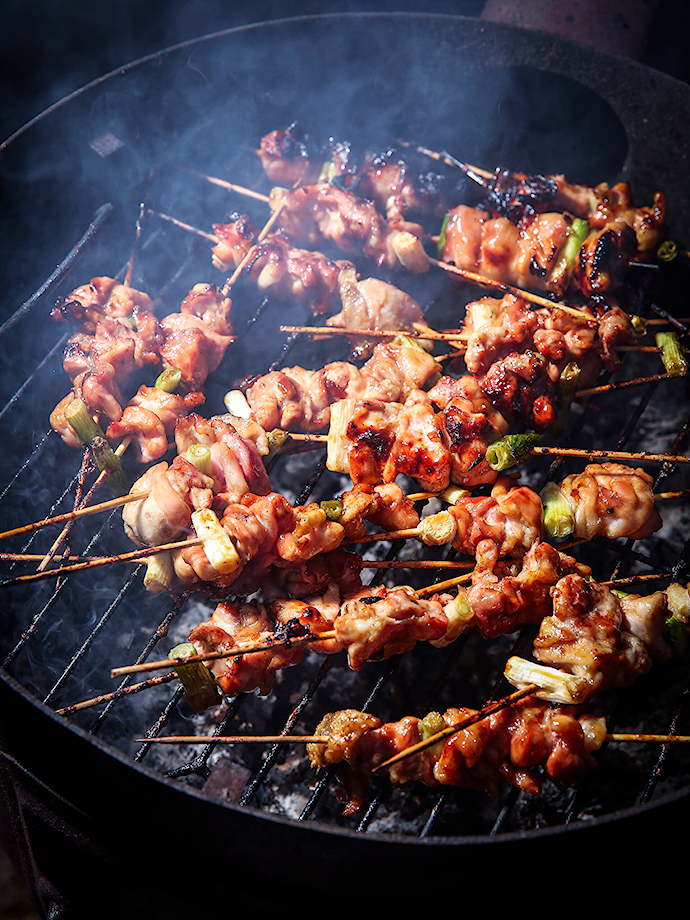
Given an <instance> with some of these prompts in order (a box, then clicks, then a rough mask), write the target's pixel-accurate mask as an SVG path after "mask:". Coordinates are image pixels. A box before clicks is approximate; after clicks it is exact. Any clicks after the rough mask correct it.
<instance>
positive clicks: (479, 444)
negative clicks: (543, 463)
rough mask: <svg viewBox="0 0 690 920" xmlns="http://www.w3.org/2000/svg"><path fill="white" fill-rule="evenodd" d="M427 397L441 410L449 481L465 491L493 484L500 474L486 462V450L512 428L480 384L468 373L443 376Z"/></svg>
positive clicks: (441, 425) (440, 419) (440, 420)
mask: <svg viewBox="0 0 690 920" xmlns="http://www.w3.org/2000/svg"><path fill="white" fill-rule="evenodd" d="M428 398H429V400H430V401H431V403H432V405H434V406H435V407H436V408H437V409H438V410H439V415H440V418H439V422H440V427H441V434H442V436H443V438H444V441H445V442H446V444H447V446H448V449H449V451H450V457H451V471H450V481H451V482H452V483H453V484H454V485H458V486H463V487H465V488H471V487H472V486H477V485H487V484H492V483H494V482H495V481H496V479H497V475H498V474H497V473H496V471H495V470H492V469H491V467H490V466H489V464H488V463H487V461H486V459H485V455H486V448H487V447H488V446H489V444H491V443H493V442H494V441H496V440H497V439H498V438H501V437H503V436H504V435H506V434H507V433H508V430H509V425H508V422H507V421H506V419H505V418H504V417H503V416H502V415H501V413H500V412H499V411H498V409H496V408H495V407H494V405H493V404H492V403H491V401H490V400H489V398H488V397H487V396H486V395H485V394H484V393H483V392H482V390H481V388H480V386H479V383H478V381H477V380H476V379H475V378H474V377H472V376H470V375H468V374H465V375H463V376H462V377H459V378H457V379H456V378H453V377H449V376H443V377H441V378H440V380H438V382H437V383H435V384H434V386H433V387H432V388H431V389H430V390H429V391H428Z"/></svg>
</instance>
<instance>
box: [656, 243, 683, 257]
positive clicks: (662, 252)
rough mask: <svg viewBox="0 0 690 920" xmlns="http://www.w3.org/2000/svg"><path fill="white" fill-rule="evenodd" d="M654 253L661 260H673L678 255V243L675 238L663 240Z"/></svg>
mask: <svg viewBox="0 0 690 920" xmlns="http://www.w3.org/2000/svg"><path fill="white" fill-rule="evenodd" d="M656 254H657V257H658V258H659V259H661V261H662V262H673V260H674V259H675V258H676V256H677V255H678V244H677V243H676V242H675V240H664V242H663V243H662V244H661V246H659V248H658V249H657V251H656Z"/></svg>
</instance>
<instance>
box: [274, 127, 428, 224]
mask: <svg viewBox="0 0 690 920" xmlns="http://www.w3.org/2000/svg"><path fill="white" fill-rule="evenodd" d="M257 154H258V156H259V158H260V159H261V163H262V166H263V168H264V171H265V172H266V175H267V176H268V178H269V180H270V181H271V183H272V184H274V185H284V186H294V185H295V184H296V183H299V184H301V185H311V184H314V183H315V182H317V180H319V179H320V178H321V179H322V180H323V181H327V182H330V183H332V184H333V185H336V186H339V187H341V188H346V189H348V190H350V191H353V192H355V194H356V195H357V196H358V197H360V198H364V199H369V200H371V201H373V202H374V203H375V205H376V207H377V208H378V209H379V210H380V211H381V212H382V213H383V214H385V215H386V216H387V217H389V218H393V217H399V216H401V215H403V214H405V213H407V212H410V211H414V212H417V213H428V212H430V211H431V212H435V213H439V212H440V211H441V209H442V193H443V188H444V182H443V177H442V176H441V175H439V174H437V173H433V172H432V171H430V170H429V168H428V160H427V159H426V158H424V159H419V160H418V159H417V158H416V157H415V155H414V153H413V151H410V150H406V151H405V153H404V154H403V153H402V152H401V151H399V150H397V149H396V148H395V147H390V148H388V149H386V150H382V151H380V152H373V151H367V152H365V153H364V154H361V155H358V154H356V153H355V151H354V150H353V147H352V144H350V143H348V142H347V141H336V140H334V139H331V140H330V141H329V142H328V144H326V145H325V146H323V147H317V146H316V145H315V144H314V143H313V142H311V141H310V139H309V138H308V137H307V136H306V135H304V134H300V133H299V132H298V130H297V126H296V125H295V124H292V125H289V126H288V127H287V128H280V129H278V130H276V131H271V132H270V133H269V134H266V135H265V136H264V137H262V138H261V142H260V146H259V149H258V150H257ZM422 164H423V165H422Z"/></svg>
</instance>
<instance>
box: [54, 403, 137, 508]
mask: <svg viewBox="0 0 690 920" xmlns="http://www.w3.org/2000/svg"><path fill="white" fill-rule="evenodd" d="M65 418H66V419H67V422H68V423H69V425H70V427H71V428H72V430H73V431H74V433H75V434H76V436H77V437H78V438H79V440H80V441H81V443H82V444H83V445H84V446H85V447H90V448H91V452H92V453H93V457H94V460H95V461H96V465H97V466H98V469H99V470H100V471H101V472H102V473H104V472H107V474H108V485H109V486H110V487H111V489H112V490H113V492H115V493H116V494H118V495H121V494H122V493H123V492H126V491H127V490H128V488H129V484H128V483H127V478H126V477H125V474H124V471H123V469H122V464H121V462H120V458H119V457H118V456H117V454H116V453H115V451H114V450H113V449H112V447H111V446H110V444H109V443H108V441H107V439H106V437H105V435H104V434H103V430H102V429H101V426H100V425H99V424H98V422H97V421H96V419H95V418H94V417H93V415H92V414H91V412H90V411H89V407H88V406H87V405H86V403H85V402H84V400H83V399H80V398H77V399H73V400H72V402H71V403H70V404H69V405H68V406H67V407H66V409H65Z"/></svg>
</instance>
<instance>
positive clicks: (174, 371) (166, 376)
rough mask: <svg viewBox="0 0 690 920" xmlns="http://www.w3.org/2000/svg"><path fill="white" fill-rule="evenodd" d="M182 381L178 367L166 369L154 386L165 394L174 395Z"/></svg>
mask: <svg viewBox="0 0 690 920" xmlns="http://www.w3.org/2000/svg"><path fill="white" fill-rule="evenodd" d="M180 380H182V371H181V370H180V368H179V367H166V368H165V370H164V371H161V372H160V374H159V375H158V377H157V378H156V382H155V384H154V386H155V387H156V389H158V390H165V392H166V393H174V392H175V390H176V389H177V388H178V386H179V385H180Z"/></svg>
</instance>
